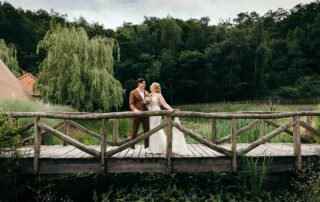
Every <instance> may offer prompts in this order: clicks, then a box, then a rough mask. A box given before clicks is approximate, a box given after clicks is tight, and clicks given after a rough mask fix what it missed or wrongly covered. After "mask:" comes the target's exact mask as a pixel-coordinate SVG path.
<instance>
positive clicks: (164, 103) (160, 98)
mask: <svg viewBox="0 0 320 202" xmlns="http://www.w3.org/2000/svg"><path fill="white" fill-rule="evenodd" d="M159 101H160V104H161V105H162V106H163V107H164V108H166V109H167V110H173V109H172V108H171V107H170V105H168V103H167V102H166V100H165V99H164V97H163V96H162V95H161V94H160V95H159Z"/></svg>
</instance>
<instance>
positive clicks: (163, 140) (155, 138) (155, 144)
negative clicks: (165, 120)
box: [148, 96, 191, 156]
mask: <svg viewBox="0 0 320 202" xmlns="http://www.w3.org/2000/svg"><path fill="white" fill-rule="evenodd" d="M151 99H152V101H151V103H150V106H149V107H148V109H149V111H160V110H161V108H160V107H159V101H158V98H157V97H155V96H153V97H152V98H151ZM174 121H175V122H176V123H178V124H180V121H179V118H177V117H176V118H175V119H174ZM160 123H161V116H151V117H150V130H151V129H153V128H155V127H157V126H158V125H160ZM166 145H167V135H166V134H165V133H164V131H163V130H162V129H161V130H159V131H157V132H155V133H154V134H152V135H151V136H150V138H149V152H150V153H152V154H161V153H166ZM172 153H174V154H178V155H183V156H188V155H190V154H191V153H190V151H189V150H188V145H187V142H186V140H185V138H184V134H183V133H182V132H181V131H179V130H178V129H176V128H175V127H173V130H172Z"/></svg>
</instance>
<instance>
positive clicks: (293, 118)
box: [8, 111, 320, 173]
mask: <svg viewBox="0 0 320 202" xmlns="http://www.w3.org/2000/svg"><path fill="white" fill-rule="evenodd" d="M8 114H9V116H10V117H11V118H14V119H19V118H27V117H29V118H33V120H34V121H33V123H30V124H27V125H25V126H23V127H21V128H19V129H18V132H21V131H25V130H29V129H31V128H32V127H33V128H34V135H33V137H29V138H26V139H24V140H23V141H24V142H25V141H30V140H31V139H34V172H35V173H38V172H39V158H40V147H41V138H42V136H43V135H44V134H46V133H50V134H52V135H54V136H56V137H57V138H59V139H60V140H62V141H63V142H64V145H66V144H69V145H73V146H74V147H76V148H78V149H80V150H82V151H84V152H86V153H88V154H90V155H92V156H94V157H96V158H100V159H101V171H103V170H104V165H105V160H106V159H108V158H110V157H111V156H113V155H115V154H117V153H119V152H121V151H123V150H125V149H128V148H130V147H132V146H133V145H135V144H137V143H138V142H141V141H142V140H144V139H146V138H148V137H149V136H151V135H152V134H154V133H155V132H157V131H159V130H161V129H164V128H166V127H168V128H167V131H168V132H167V151H166V161H167V172H169V173H171V172H172V163H171V159H172V156H173V155H172V135H173V134H172V129H173V127H175V128H177V129H178V130H180V131H181V132H183V133H184V134H185V135H187V136H189V137H191V138H192V139H194V140H195V141H197V142H199V143H201V144H203V145H205V146H207V147H209V148H210V149H212V150H214V151H217V152H219V153H222V154H224V155H225V156H227V157H230V160H231V167H232V171H233V172H237V170H238V168H237V158H238V156H242V155H245V154H246V153H248V152H249V151H251V150H253V149H254V148H256V147H258V146H259V145H261V144H264V143H266V142H267V141H269V140H270V139H271V138H273V137H275V136H277V135H279V134H280V133H282V132H285V133H287V134H289V135H291V136H292V137H293V145H294V156H295V157H296V160H295V168H296V170H301V169H302V155H301V136H300V127H303V128H305V129H306V131H308V133H309V135H310V134H314V135H317V136H320V131H319V130H317V129H315V128H313V127H312V125H311V123H310V118H309V117H311V116H320V112H318V111H299V112H233V113H230V112H223V113H203V112H183V111H182V112H169V111H158V112H142V113H140V114H137V113H133V112H115V113H64V112H54V113H53V112H52V113H51V112H12V113H8ZM137 116H140V117H146V116H147V117H150V116H165V117H166V118H165V119H164V121H163V122H162V123H161V124H160V125H159V126H157V127H155V128H153V129H151V130H150V131H148V132H146V133H140V134H139V135H138V137H137V138H136V139H133V140H131V138H126V139H123V140H120V141H119V139H118V133H119V132H118V127H119V119H121V118H133V117H137ZM304 116H305V117H307V122H304V121H302V120H300V118H301V117H304ZM174 117H199V118H208V119H211V120H212V133H211V135H212V136H211V138H208V139H207V138H204V137H203V136H201V135H199V134H197V133H196V132H194V131H192V130H190V129H188V128H185V127H183V126H182V125H180V124H178V123H177V122H175V121H173V120H174ZM42 118H50V119H59V120H62V121H59V122H58V123H56V124H55V125H54V126H52V127H51V126H48V125H47V124H44V123H42V122H41V119H42ZM281 118H290V120H289V121H288V122H287V123H286V124H284V125H278V124H277V123H275V122H273V121H272V119H281ZM218 119H228V120H231V133H230V134H228V135H226V136H224V137H222V138H221V139H217V130H218V126H217V120H218ZM238 119H252V122H251V123H249V124H248V125H246V126H244V127H242V128H240V129H238V128H237V120H238ZM74 120H100V121H101V134H97V133H96V132H94V131H91V130H90V129H88V128H86V127H84V126H82V125H80V124H79V123H77V122H75V121H74ZM109 121H112V123H113V130H112V141H109V140H107V137H108V136H109V134H108V122H109ZM258 124H259V126H260V137H259V138H258V139H257V140H255V141H254V142H252V143H251V144H249V145H248V146H247V147H245V148H241V149H237V137H238V136H239V135H241V134H243V133H244V132H246V131H248V130H249V129H251V128H253V127H254V126H257V125H258ZM266 124H268V125H270V126H272V127H274V128H275V129H274V130H273V131H271V132H269V133H268V134H265V133H266ZM61 126H64V132H60V131H59V130H58V128H59V127H61ZM70 126H72V127H75V128H77V129H79V130H81V131H82V132H85V133H86V134H88V135H90V136H92V137H94V138H96V139H97V140H99V141H100V146H101V149H100V151H97V150H96V149H93V148H91V147H88V146H87V145H84V144H83V143H81V142H79V141H77V140H75V139H73V138H71V137H70V136H69V127H70ZM290 128H293V130H292V131H291V130H289V129H290ZM227 141H231V148H230V149H227V148H225V147H223V146H221V144H222V143H225V142H227ZM108 146H117V147H115V148H114V149H112V150H108V151H107V149H106V148H107V147H108Z"/></svg>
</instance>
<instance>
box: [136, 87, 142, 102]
mask: <svg viewBox="0 0 320 202" xmlns="http://www.w3.org/2000/svg"><path fill="white" fill-rule="evenodd" d="M137 90H138V92H139V94H140V96H141V97H142V99H143V100H144V90H143V91H140V90H139V88H137Z"/></svg>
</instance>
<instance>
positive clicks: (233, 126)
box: [231, 118, 238, 172]
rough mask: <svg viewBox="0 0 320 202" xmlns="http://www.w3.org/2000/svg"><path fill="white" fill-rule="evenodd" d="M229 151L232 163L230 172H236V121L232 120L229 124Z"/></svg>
mask: <svg viewBox="0 0 320 202" xmlns="http://www.w3.org/2000/svg"><path fill="white" fill-rule="evenodd" d="M231 135H232V136H231V151H232V161H231V167H232V172H238V162H237V120H236V119H234V118H233V119H232V122H231Z"/></svg>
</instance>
